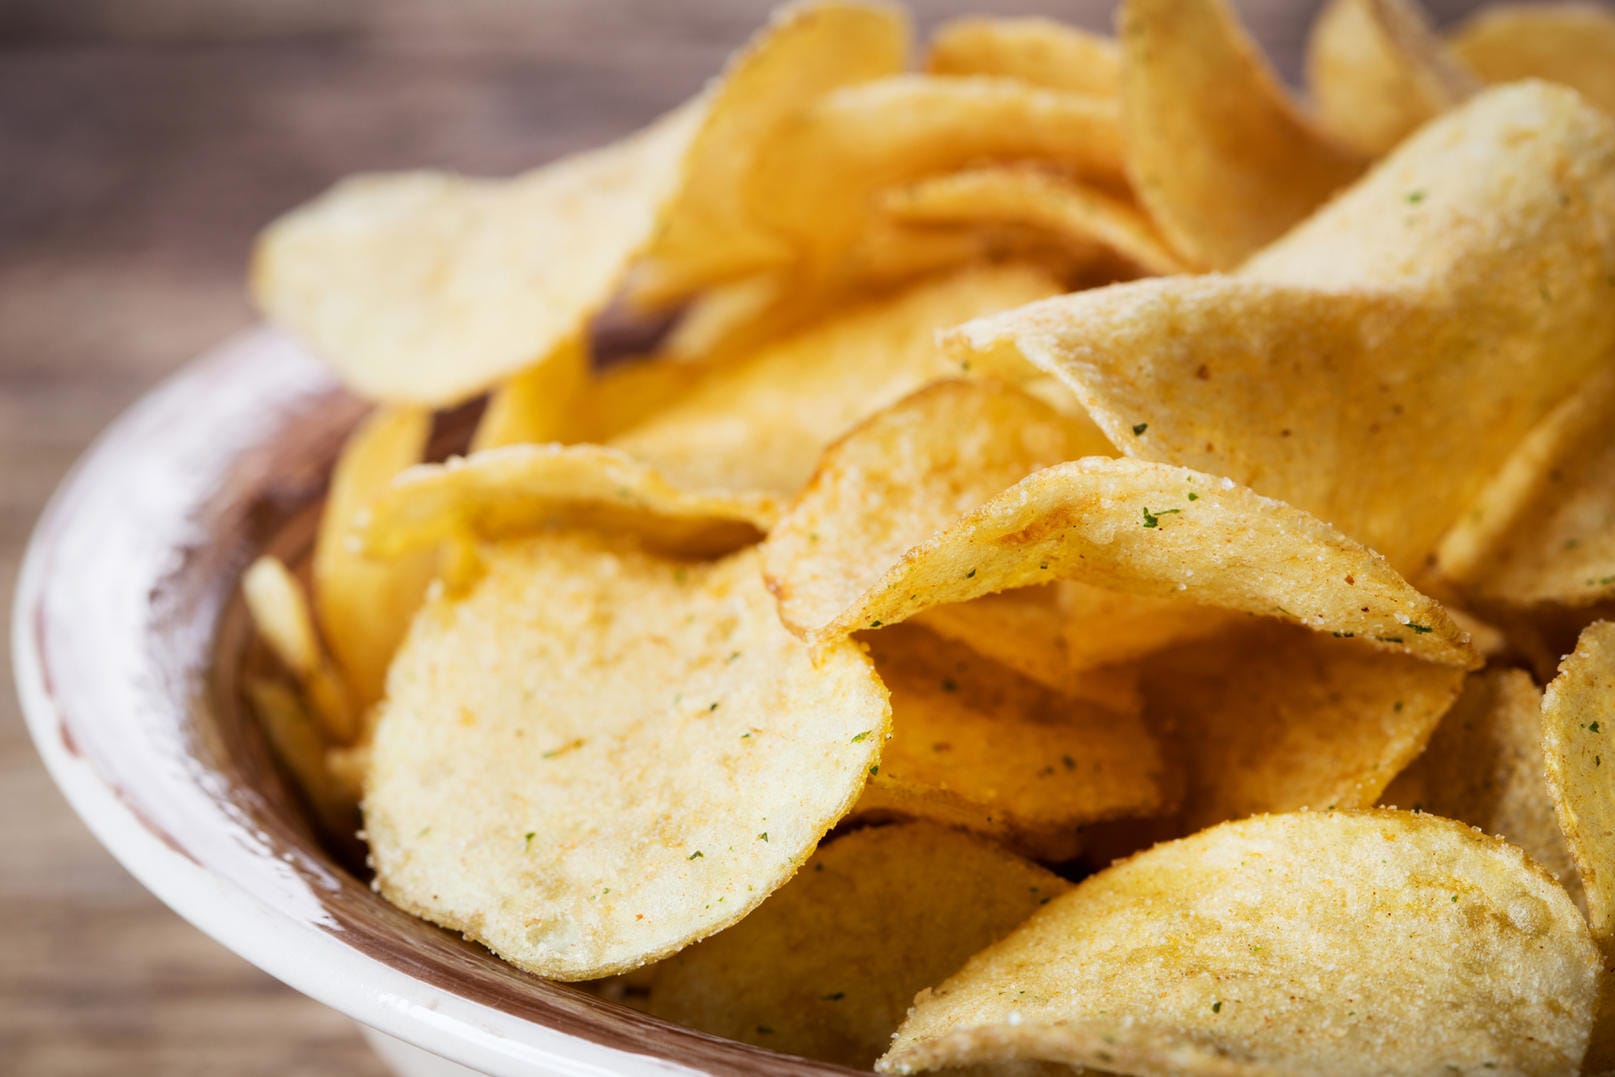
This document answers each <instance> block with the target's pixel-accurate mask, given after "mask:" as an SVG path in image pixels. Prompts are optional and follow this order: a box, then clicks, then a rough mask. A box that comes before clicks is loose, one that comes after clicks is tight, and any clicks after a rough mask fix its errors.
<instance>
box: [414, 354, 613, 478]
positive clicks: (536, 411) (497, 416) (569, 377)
mask: <svg viewBox="0 0 1615 1077" xmlns="http://www.w3.org/2000/svg"><path fill="white" fill-rule="evenodd" d="M555 351H556V354H553V355H546V356H545V357H544V358H543V359H541V360H539V361H538V362H537V363H535V364H534V365H533V366H532V367H531V368H529V369H527V370H524V371H522V372H521V373H519V374H517V375H516V376H515V377H513V378H511V379H510V380H509V381H507V382H505V383H504V384H503V385H501V386H499V387H498V388H497V389H495V390H494V391H493V392H492V393H491V394H489V396H488V405H487V407H486V408H484V409H483V412H482V418H480V419H479V420H477V429H476V431H475V432H474V433H473V434H472V435H471V451H472V452H473V453H476V452H481V451H482V450H483V449H499V448H503V447H504V446H506V445H536V444H540V443H542V442H546V441H563V440H569V439H568V438H567V435H568V434H569V433H570V432H571V431H572V428H573V426H574V425H576V422H577V414H578V408H579V405H580V404H581V402H582V397H583V395H584V393H585V391H586V389H587V387H588V385H589V365H590V360H589V346H588V343H587V342H586V341H584V339H583V337H582V336H581V335H579V336H575V337H569V338H567V339H566V340H563V341H562V342H561V343H559V344H557V345H556V346H555ZM409 463H412V464H415V463H420V457H419V456H417V457H416V458H415V459H414V460H411V461H409Z"/></svg>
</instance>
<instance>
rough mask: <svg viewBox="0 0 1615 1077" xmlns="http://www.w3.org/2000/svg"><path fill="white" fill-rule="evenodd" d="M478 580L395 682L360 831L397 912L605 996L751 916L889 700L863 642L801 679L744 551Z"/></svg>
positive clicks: (519, 544) (419, 622)
mask: <svg viewBox="0 0 1615 1077" xmlns="http://www.w3.org/2000/svg"><path fill="white" fill-rule="evenodd" d="M484 559H485V561H486V564H487V571H486V574H485V575H484V576H483V577H482V579H481V580H480V582H479V583H477V584H476V585H475V586H474V587H473V588H472V589H471V590H470V591H469V592H467V593H466V594H465V595H464V596H463V597H454V596H452V595H449V594H447V593H445V594H444V595H442V596H439V597H438V598H436V599H435V600H433V601H431V602H429V603H428V605H427V606H426V607H425V608H424V609H423V610H422V611H421V613H420V615H419V616H417V618H416V620H415V624H414V627H413V628H412V629H411V632H410V635H409V638H408V640H406V642H405V644H404V647H403V649H402V650H400V651H399V654H398V657H397V659H396V661H395V662H394V663H393V669H392V673H391V676H390V677H389V679H388V685H387V699H386V701H385V703H384V704H383V706H382V713H381V719H380V722H379V723H378V725H377V727H376V732H375V738H374V747H373V749H372V754H371V760H370V770H369V780H368V784H367V786H366V789H365V799H364V811H365V828H366V831H367V832H368V836H369V841H370V855H371V861H372V863H373V864H374V866H375V869H376V881H377V885H378V887H379V888H380V890H381V893H382V894H383V895H384V896H386V897H387V899H388V900H389V901H391V902H393V903H394V904H395V905H398V906H399V907H400V908H403V909H405V910H407V911H409V912H412V913H415V914H416V915H419V916H423V917H425V918H427V919H429V920H432V921H433V922H435V923H438V924H442V925H443V926H445V927H448V928H450V929H453V930H456V931H462V932H464V933H466V934H467V935H469V936H470V937H472V938H474V939H476V940H478V941H480V942H482V943H484V944H485V945H487V946H488V947H489V948H490V949H492V950H493V951H494V952H496V953H498V954H499V955H500V956H502V957H504V958H505V959H506V960H508V961H511V962H512V963H514V964H516V965H519V966H520V967H522V968H524V969H527V970H528V971H530V972H534V973H537V974H538V975H541V976H548V977H551V978H554V979H562V980H579V979H587V978H592V977H597V976H603V975H608V974H611V973H615V972H620V971H623V970H625V969H629V968H634V967H636V966H638V965H642V964H645V963H646V962H649V961H652V960H655V959H657V958H660V957H664V956H666V955H667V954H670V953H672V952H673V951H675V950H678V949H680V948H681V947H683V946H686V945H688V944H689V943H691V942H694V941H696V940H697V939H700V938H703V937H705V936H707V935H710V934H712V933H713V932H715V931H718V930H721V929H722V928H724V927H727V926H729V925H730V924H732V923H734V922H736V921H737V920H739V919H740V918H741V917H743V916H745V915H746V914H747V913H748V912H750V911H751V910H752V909H753V908H755V907H756V906H757V905H758V904H760V903H761V902H762V900H763V899H764V898H765V897H767V896H768V895H769V894H770V893H771V892H773V891H774V890H775V889H777V888H778V887H779V886H781V885H783V884H784V883H785V882H786V881H787V880H788V879H789V878H790V877H791V875H792V874H794V873H795V871H796V869H797V867H798V866H800V865H801V863H802V862H803V861H804V860H806V859H807V857H808V856H809V855H810V854H811V853H812V852H813V848H814V846H815V845H816V844H817V843H818V841H819V839H820V838H821V837H822V836H823V835H824V833H825V832H826V831H827V830H828V829H829V828H830V827H831V826H832V825H833V824H834V823H835V822H836V820H838V819H840V818H841V816H842V815H843V814H845V813H846V811H847V809H849V808H850V807H851V806H852V803H853V801H854V800H855V799H856V797H857V796H858V794H859V792H860V791H861V790H862V788H863V784H864V782H865V780H866V779H867V777H868V774H869V770H870V768H872V767H874V766H875V765H876V763H877V761H878V759H879V756H880V746H881V744H882V742H883V741H884V740H885V737H886V730H887V724H888V716H889V713H890V710H889V707H888V704H887V701H886V691H885V689H884V688H882V686H881V684H880V681H879V678H877V677H876V675H875V672H874V669H873V666H872V665H871V664H870V662H869V659H868V658H867V657H866V656H865V655H864V654H863V653H862V650H861V648H859V647H858V646H857V645H856V644H853V643H850V642H849V643H846V644H844V645H842V646H840V647H838V648H834V649H831V650H829V651H826V652H824V653H822V654H820V655H819V656H818V657H817V660H815V659H814V658H813V657H811V656H810V655H809V653H808V650H807V648H806V647H805V646H804V645H802V644H801V643H800V642H799V641H797V640H796V639H795V637H793V636H791V635H790V634H789V633H788V632H786V631H785V629H784V628H783V627H782V626H781V625H780V624H779V619H778V617H777V616H776V615H775V613H774V603H773V600H772V599H771V598H770V597H769V595H768V592H767V591H765V590H764V589H763V585H762V578H761V573H760V571H759V569H758V566H757V557H756V554H755V552H754V551H744V552H742V553H740V554H737V555H735V556H734V557H731V558H728V559H726V560H723V561H719V562H716V563H709V564H684V563H680V562H676V561H670V560H665V559H662V558H658V557H654V556H651V555H648V554H645V553H642V552H639V551H638V550H636V549H634V548H632V547H630V546H627V545H624V544H621V543H612V542H608V541H606V540H603V539H596V538H590V537H586V536H583V535H579V534H552V535H545V536H539V537H535V538H531V539H525V540H520V541H515V542H510V543H505V544H501V545H499V546H495V547H492V548H490V549H488V550H486V551H485V552H484ZM765 833H766V834H767V837H766V838H764V837H763V835H764V834H765Z"/></svg>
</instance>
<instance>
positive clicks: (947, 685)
mask: <svg viewBox="0 0 1615 1077" xmlns="http://www.w3.org/2000/svg"><path fill="white" fill-rule="evenodd" d="M942 690H943V691H944V692H957V691H958V690H959V682H958V681H956V680H954V679H953V678H952V677H943V678H942Z"/></svg>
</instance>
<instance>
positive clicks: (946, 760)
mask: <svg viewBox="0 0 1615 1077" xmlns="http://www.w3.org/2000/svg"><path fill="white" fill-rule="evenodd" d="M866 642H867V643H868V646H869V650H870V655H871V656H872V657H873V658H874V660H875V670H876V672H878V673H879V674H880V678H881V680H882V681H883V682H884V683H885V685H886V687H887V689H888V690H889V691H890V692H891V698H892V735H891V739H890V740H889V741H888V742H887V743H886V747H885V750H884V751H883V752H882V754H881V760H880V771H879V772H878V773H877V774H875V775H873V776H872V777H871V778H870V779H869V787H868V788H867V789H866V790H865V792H864V795H863V798H862V799H861V800H860V801H859V802H858V806H857V807H856V808H854V809H853V810H854V813H855V814H858V813H869V812H875V813H885V812H895V813H897V814H901V815H906V816H911V817H918V818H923V819H932V820H935V821H937V822H941V823H947V824H949V825H951V826H959V827H964V828H965V829H967V830H972V831H975V832H977V833H979V834H983V835H985V836H988V837H992V838H995V839H997V840H998V841H1000V842H1002V843H1004V844H1006V845H1009V846H1010V847H1012V848H1015V849H1018V850H1020V851H1021V852H1023V853H1026V854H1027V855H1028V856H1035V857H1037V858H1038V859H1041V860H1053V861H1058V860H1069V859H1070V858H1071V857H1073V856H1075V855H1076V853H1077V850H1078V849H1079V848H1080V846H1081V837H1082V835H1081V830H1082V827H1083V826H1084V825H1085V824H1088V823H1094V822H1099V821H1102V820H1106V819H1116V818H1121V817H1124V816H1142V815H1157V814H1161V813H1163V812H1166V811H1170V810H1171V808H1172V806H1173V801H1174V800H1175V798H1176V795H1177V789H1176V785H1175V778H1176V775H1175V774H1174V773H1173V772H1172V771H1171V768H1169V767H1168V765H1167V762H1166V760H1165V758H1164V756H1163V754H1162V751H1161V747H1160V745H1159V744H1158V743H1157V742H1156V740H1155V738H1154V736H1153V735H1152V734H1151V732H1150V731H1149V729H1148V728H1146V727H1145V725H1144V723H1143V721H1141V720H1140V718H1139V715H1138V712H1137V711H1136V710H1135V711H1132V712H1118V711H1113V710H1109V709H1107V708H1104V707H1101V706H1098V705H1096V704H1094V703H1090V702H1086V701H1082V700H1076V699H1072V698H1070V697H1068V696H1063V695H1060V694H1059V693H1056V692H1053V691H1051V690H1049V689H1048V688H1045V687H1043V686H1042V685H1039V684H1037V683H1035V682H1033V681H1031V680H1028V679H1027V678H1025V677H1021V676H1019V675H1017V674H1015V673H1013V672H1012V671H1010V670H1008V669H1006V668H1004V667H1003V666H1000V665H998V664H997V663H995V662H992V661H989V660H987V659H985V658H982V657H980V656H978V655H977V654H975V653H974V652H973V651H972V650H971V649H970V648H969V647H967V646H965V645H963V644H960V643H957V642H951V641H945V640H943V639H941V638H939V637H937V636H934V635H932V634H931V633H929V632H927V631H925V630H924V629H921V628H916V627H914V626H911V625H900V626H898V627H897V628H895V629H893V630H892V631H890V632H876V633H873V634H871V635H870V636H869V637H868V639H867V641H866Z"/></svg>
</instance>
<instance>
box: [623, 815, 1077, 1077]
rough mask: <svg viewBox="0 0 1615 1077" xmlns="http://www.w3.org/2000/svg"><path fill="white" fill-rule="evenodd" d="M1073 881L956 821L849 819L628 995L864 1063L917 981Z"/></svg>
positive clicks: (697, 1022) (693, 1018)
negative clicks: (747, 909) (793, 872)
mask: <svg viewBox="0 0 1615 1077" xmlns="http://www.w3.org/2000/svg"><path fill="white" fill-rule="evenodd" d="M770 840H772V839H770ZM1069 889H1071V884H1070V883H1067V882H1066V881H1065V880H1064V879H1061V878H1060V877H1059V876H1058V875H1053V874H1051V873H1049V872H1047V871H1044V870H1043V869H1042V868H1040V867H1038V866H1037V865H1036V864H1032V863H1029V862H1027V861H1025V860H1022V859H1021V858H1019V857H1017V856H1015V855H1014V854H1012V853H1008V852H1005V851H1004V850H1002V849H999V848H997V847H995V846H993V845H990V844H988V843H987V842H984V841H981V840H979V839H977V838H972V837H969V836H967V835H964V834H961V833H959V832H957V831H953V830H948V829H945V828H942V827H938V826H933V825H931V824H928V823H907V824H902V825H897V826H882V827H868V828H865V829H863V830H856V831H853V832H852V833H850V834H846V835H844V836H842V837H839V838H836V839H835V840H833V841H831V842H829V843H827V844H826V845H825V846H824V847H823V848H822V849H820V850H819V851H818V852H817V853H815V854H814V856H813V858H812V859H811V860H809V861H808V863H807V864H806V865H805V866H804V867H803V869H802V871H801V872H800V873H799V874H798V875H797V876H796V878H795V879H793V880H791V882H790V883H789V884H787V885H786V886H785V887H783V888H782V889H781V890H780V891H779V892H778V893H777V894H775V895H774V896H773V897H771V898H770V899H769V900H768V901H767V902H765V903H764V904H763V906H762V907H761V908H759V909H758V910H757V911H756V912H755V913H754V914H752V915H751V916H749V917H747V919H746V920H745V922H744V923H741V924H738V925H736V926H735V927H732V928H730V929H729V930H728V931H725V932H724V933H723V934H721V935H717V936H715V937H713V938H711V939H708V940H707V941H705V942H703V943H700V944H699V945H696V946H692V947H690V948H689V949H687V950H685V951H683V952H682V953H680V954H678V955H677V956H675V957H671V958H669V959H668V960H666V961H663V962H661V963H660V964H658V965H656V966H654V967H652V968H650V969H648V970H646V973H645V974H644V975H643V977H642V978H641V980H642V983H643V989H644V990H645V991H646V992H648V994H646V995H645V996H644V998H643V999H642V1000H641V1001H637V1002H635V1005H637V1006H639V1007H640V1008H642V1009H644V1010H646V1011H648V1012H649V1013H653V1014H655V1015H656V1016H658V1017H662V1018H665V1019H666V1020H669V1021H675V1022H677V1023H679V1024H682V1025H689V1026H690V1027H692V1028H699V1029H701V1030H702V1031H705V1032H711V1033H713V1034H714V1035H718V1036H725V1037H728V1038H729V1039H734V1040H742V1041H744V1042H746V1043H755V1044H757V1045H758V1046H760V1047H769V1048H772V1049H773V1050H776V1051H785V1052H788V1053H790V1054H795V1055H805V1056H807V1057H809V1058H816V1059H820V1060H822V1061H825V1062H834V1063H838V1064H840V1065H843V1066H851V1067H853V1068H856V1069H868V1068H869V1067H870V1066H872V1065H873V1064H874V1062H875V1059H876V1058H878V1057H880V1054H881V1052H883V1051H885V1050H886V1047H887V1046H888V1045H889V1044H890V1043H891V1037H892V1033H893V1032H895V1031H897V1026H898V1025H899V1024H901V1023H902V1021H903V1015H904V1014H905V1013H907V1012H908V1006H909V1003H910V1002H911V1001H912V1000H913V998H914V995H915V993H916V992H918V991H919V990H920V989H921V988H923V987H926V986H928V985H930V984H932V983H935V982H936V981H938V980H940V979H942V978H943V977H944V976H947V975H948V974H950V973H952V972H955V971H957V970H958V968H959V966H960V965H963V964H964V963H965V960H966V959H967V958H969V957H970V955H971V954H973V953H975V952H976V951H977V950H980V949H981V948H982V947H984V946H987V945H988V944H989V943H993V942H997V941H998V940H999V939H1000V938H1002V937H1003V936H1005V935H1007V934H1008V933H1009V932H1010V931H1011V930H1012V929H1013V928H1015V927H1016V926H1018V925H1019V924H1020V923H1021V922H1022V921H1023V920H1025V919H1026V918H1027V917H1028V916H1030V915H1031V914H1032V913H1033V912H1035V911H1036V910H1037V909H1038V907H1039V906H1041V905H1044V904H1047V903H1048V902H1049V900H1050V899H1052V898H1054V897H1057V896H1059V895H1060V894H1063V893H1065V892H1066V891H1067V890H1069Z"/></svg>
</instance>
